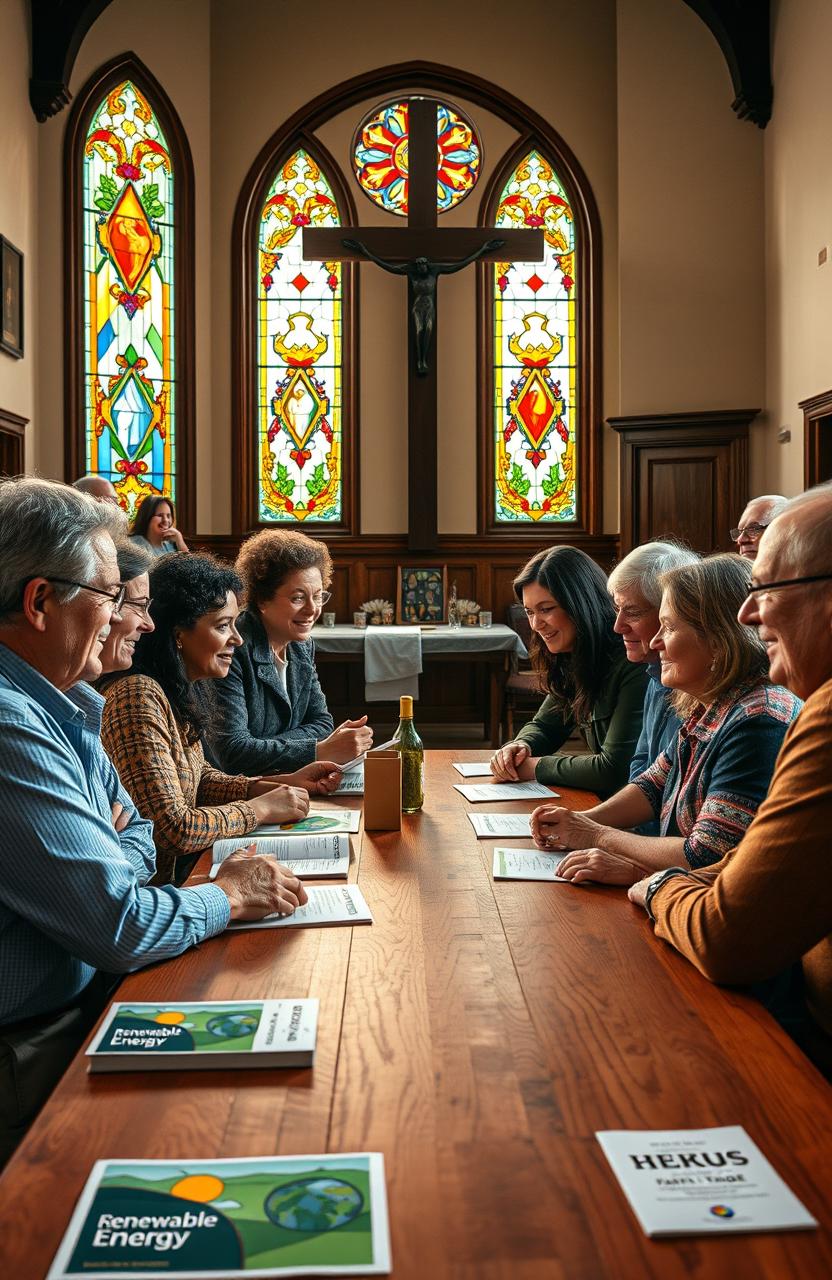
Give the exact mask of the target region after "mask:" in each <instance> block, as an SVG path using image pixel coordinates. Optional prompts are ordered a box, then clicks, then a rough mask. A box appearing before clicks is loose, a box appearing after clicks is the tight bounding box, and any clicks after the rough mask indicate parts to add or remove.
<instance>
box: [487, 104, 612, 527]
mask: <svg viewBox="0 0 832 1280" xmlns="http://www.w3.org/2000/svg"><path fill="white" fill-rule="evenodd" d="M531 151H537V152H538V153H539V154H540V155H541V156H542V157H543V158H544V159H545V160H546V161H548V163H549V164H551V166H552V168H553V169H554V171H555V173H556V175H557V177H558V179H559V180H560V182H561V183H562V185H563V188H564V190H565V192H566V194H567V196H568V198H569V204H570V208H571V210H572V215H573V218H574V220H575V261H576V270H575V277H576V280H577V281H578V291H577V292H578V298H577V307H576V313H577V315H576V319H577V329H578V344H577V360H578V372H577V384H576V385H577V390H578V397H577V399H578V405H577V413H576V417H575V443H576V456H577V485H576V495H575V496H576V503H575V510H576V517H577V518H576V519H575V520H570V521H568V522H567V521H564V522H563V523H559V522H556V521H545V522H543V521H541V522H534V521H529V522H528V523H527V524H526V523H523V524H519V523H518V524H514V523H512V524H508V523H505V524H503V523H500V524H498V523H497V519H496V510H495V499H494V490H495V476H494V432H495V424H494V381H493V372H494V292H493V287H492V286H493V274H492V273H493V270H494V268H493V267H491V266H489V265H487V264H483V265H481V266H479V267H478V271H479V281H478V297H477V330H478V342H477V353H478V360H479V368H478V379H477V382H478V388H479V397H478V414H477V421H478V431H477V435H478V441H479V459H478V461H479V467H478V471H479V479H480V485H479V494H478V502H477V509H478V512H479V520H478V530H479V532H480V533H481V534H493V535H494V536H495V537H499V538H500V539H501V540H502V539H509V540H511V539H512V538H522V537H524V538H528V536H529V534H530V533H533V532H535V531H536V532H537V534H538V536H539V537H540V538H542V539H544V540H546V541H549V542H565V541H567V542H568V541H569V540H570V538H571V536H572V535H573V534H576V533H577V534H579V535H584V534H588V535H593V534H597V533H600V531H601V445H600V417H601V413H600V408H601V235H600V219H599V217H598V211H597V207H596V205H595V200H594V198H593V195H592V191H591V190H590V187H589V183H588V182H587V179H586V177H585V176H584V173H583V170H582V169H581V168H580V166H579V165H578V162H577V160H576V159H575V157H574V156H573V155H572V153H571V151H569V149H568V147H567V146H566V144H565V143H564V142H563V140H562V139H561V138H559V137H558V136H557V134H556V133H555V132H554V130H551V129H546V130H545V132H541V131H540V130H535V131H533V132H528V133H525V134H524V135H523V136H522V137H521V138H519V139H518V141H517V142H515V143H513V144H512V146H511V147H510V148H509V150H508V151H507V152H506V153H505V155H504V156H503V158H502V160H501V161H500V163H499V164H498V165H496V167H495V169H494V172H493V173H492V175H491V178H490V180H489V182H488V186H487V188H486V191H485V193H484V195H483V198H482V202H481V205H480V214H479V222H480V225H481V226H486V227H490V226H494V224H495V219H496V216H497V208H498V206H499V203H500V197H501V195H502V193H503V190H504V189H505V185H506V183H507V182H508V180H509V178H510V177H511V175H512V173H513V172H514V170H515V169H516V168H517V166H518V164H519V163H520V161H521V160H523V159H524V158H525V157H526V156H527V155H528V154H529V152H531Z"/></svg>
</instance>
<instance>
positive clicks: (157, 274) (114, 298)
mask: <svg viewBox="0 0 832 1280" xmlns="http://www.w3.org/2000/svg"><path fill="white" fill-rule="evenodd" d="M174 178H175V175H174V171H173V164H172V162H171V157H170V152H169V149H168V144H167V141H166V139H165V136H164V133H163V132H162V129H161V126H160V124H159V121H158V119H157V117H156V114H155V113H154V111H153V108H152V107H151V106H150V103H149V102H148V100H147V98H146V97H145V96H144V94H143V93H142V92H141V91H140V90H139V88H138V87H137V86H136V85H135V84H133V83H132V82H131V81H129V80H125V81H124V82H123V83H122V84H120V85H118V86H117V87H116V88H115V89H113V90H112V91H111V92H110V93H108V94H107V96H106V98H105V99H104V100H103V101H102V102H101V103H100V105H99V107H98V109H97V110H96V111H95V112H94V114H93V117H92V121H91V123H90V127H89V129H88V131H87V135H86V142H85V146H84V163H83V199H84V231H83V237H84V239H83V244H84V249H83V271H84V290H83V293H84V353H85V354H84V375H85V376H84V386H85V433H84V434H85V447H86V468H87V470H88V471H89V472H90V473H92V474H97V475H102V476H106V478H107V479H108V480H110V481H112V483H113V484H114V485H115V487H116V492H117V493H118V495H119V500H120V502H121V505H122V506H123V507H124V509H125V510H126V511H127V512H128V513H129V514H131V515H132V513H133V512H134V511H135V507H136V504H137V503H138V502H140V501H141V499H142V498H144V497H145V496H146V495H148V494H159V493H163V494H165V495H167V496H168V497H171V498H175V496H176V494H175V487H176V483H175V477H176V366H175V360H174V348H175V325H174V302H175V299H174V253H175V240H176V222H175V201H174Z"/></svg>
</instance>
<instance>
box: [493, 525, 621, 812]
mask: <svg viewBox="0 0 832 1280" xmlns="http://www.w3.org/2000/svg"><path fill="white" fill-rule="evenodd" d="M514 592H515V595H516V596H517V599H518V600H519V601H520V603H521V604H522V605H523V607H524V608H525V610H526V616H527V617H528V619H529V623H530V625H531V628H532V633H533V634H532V642H531V648H530V656H531V659H532V665H533V667H534V669H535V671H536V672H537V674H538V676H539V677H540V686H541V690H544V689H545V690H547V691H548V696H547V697H546V698H545V700H544V702H543V704H542V706H541V707H540V710H539V711H538V712H537V714H536V715H535V717H534V719H533V720H530V721H529V723H528V724H527V725H524V727H523V728H522V729H521V730H520V732H519V733H518V734H517V736H516V738H515V739H514V741H513V742H507V743H506V744H505V746H503V747H501V748H500V750H499V751H497V752H496V753H495V754H494V756H493V757H492V759H491V772H492V773H493V774H494V776H495V777H496V778H498V779H499V780H500V781H502V782H515V781H517V780H518V779H528V778H536V779H537V780H538V782H543V783H546V784H549V785H553V786H557V785H558V784H560V785H561V786H563V787H582V788H585V789H586V790H588V791H595V792H597V794H598V795H600V796H610V795H612V794H613V792H615V791H616V790H618V788H619V787H623V786H625V785H626V783H627V779H628V776H629V768H630V761H631V759H632V756H633V752H634V751H635V747H636V742H637V741H638V736H639V733H640V732H641V713H642V706H643V704H644V686H645V681H646V672H645V668H644V667H643V666H642V665H641V664H640V663H632V662H628V660H627V655H626V652H625V650H624V645H623V643H622V641H621V638H620V636H618V635H616V634H615V632H614V630H613V624H614V623H615V608H614V606H613V603H612V601H611V600H610V597H609V594H608V592H607V579H606V577H605V575H604V573H603V570H601V569H600V568H599V567H598V565H597V564H596V563H595V561H594V560H592V559H590V557H589V556H588V555H586V554H585V553H584V552H583V551H579V550H578V549H577V548H576V547H550V548H549V549H548V550H546V551H540V552H538V554H537V555H536V556H534V557H533V558H532V559H531V560H530V561H529V563H528V564H527V565H526V567H525V568H524V569H523V570H522V571H521V572H520V573H519V574H518V576H517V577H516V578H515V579H514ZM575 729H578V730H579V732H580V733H581V735H582V737H583V739H584V741H585V743H586V745H587V748H588V754H585V753H581V754H573V753H572V752H568V751H561V750H560V748H561V747H562V746H563V744H564V742H566V740H567V738H569V737H570V735H571V734H572V732H573V730H575Z"/></svg>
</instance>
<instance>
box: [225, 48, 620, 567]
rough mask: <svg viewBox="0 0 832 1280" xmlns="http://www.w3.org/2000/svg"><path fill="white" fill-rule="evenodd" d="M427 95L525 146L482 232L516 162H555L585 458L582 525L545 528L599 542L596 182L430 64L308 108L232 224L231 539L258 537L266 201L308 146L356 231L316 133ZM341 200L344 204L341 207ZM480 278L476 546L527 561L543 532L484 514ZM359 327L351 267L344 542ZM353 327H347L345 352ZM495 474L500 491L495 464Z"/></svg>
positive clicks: (481, 289) (349, 85) (523, 115)
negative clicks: (496, 546)
mask: <svg viewBox="0 0 832 1280" xmlns="http://www.w3.org/2000/svg"><path fill="white" fill-rule="evenodd" d="M420 90H422V91H424V90H430V91H431V92H434V93H437V94H438V95H440V96H442V95H445V96H447V97H450V98H451V100H452V101H453V100H454V99H455V98H463V99H465V100H466V101H467V102H471V103H474V104H476V105H477V106H480V107H483V108H484V109H485V110H486V111H489V112H490V113H491V114H492V115H495V116H497V117H498V118H499V119H501V120H503V121H505V122H506V123H507V124H508V125H510V126H511V128H513V129H514V130H516V131H518V132H519V133H520V135H521V136H520V139H519V140H518V142H517V143H516V144H514V145H513V146H512V148H511V150H510V152H509V153H508V154H507V156H506V157H505V158H504V159H503V161H502V162H501V164H500V165H498V166H497V170H496V171H495V176H494V177H492V179H491V182H490V183H489V185H488V188H487V191H486V194H485V197H484V199H483V202H482V204H481V215H480V220H481V222H483V224H484V225H487V215H488V214H489V212H490V206H493V207H494V209H496V201H497V200H498V199H499V189H498V181H499V178H500V177H501V176H502V175H503V174H504V173H505V172H506V170H507V168H508V166H509V163H510V158H511V156H515V155H519V153H520V152H521V151H522V150H523V149H524V148H528V147H529V146H530V145H531V144H532V143H533V142H536V144H537V145H538V147H539V149H540V150H541V151H542V152H543V153H544V154H545V155H546V156H547V158H551V161H552V163H553V165H554V167H555V169H556V171H557V173H558V176H559V178H560V180H561V182H562V183H563V186H564V189H565V190H566V191H567V192H568V195H569V198H570V200H571V202H572V211H573V215H574V216H575V219H576V229H577V231H578V236H579V240H580V255H581V256H580V257H579V259H578V266H579V268H580V269H581V271H582V272H583V275H582V276H581V277H578V278H579V279H581V280H583V282H584V284H583V292H584V297H583V300H582V302H581V303H580V310H579V319H580V323H581V330H580V336H579V348H578V350H579V359H580V362H581V371H582V372H581V382H580V383H579V386H580V393H581V395H580V401H581V403H580V405H579V410H578V431H579V433H580V435H579V439H578V443H579V448H581V449H582V453H581V458H582V462H581V464H580V465H581V471H580V472H579V480H578V495H577V502H578V515H579V519H578V521H576V522H570V523H569V524H564V525H555V524H547V525H546V526H545V529H546V533H545V535H543V536H546V537H547V538H549V539H550V541H552V542H556V541H572V540H577V541H579V542H580V541H581V540H583V539H586V538H587V537H589V538H594V537H598V536H599V535H600V534H601V472H600V461H601V455H600V440H599V437H600V428H601V416H600V411H601V223H600V219H599V216H598V210H597V207H596V204H595V199H594V197H593V194H592V190H591V187H590V185H589V181H588V179H587V178H586V175H585V174H584V172H583V169H582V168H581V166H580V164H579V163H578V161H577V159H576V158H575V156H574V155H573V154H572V152H571V150H570V149H569V147H568V146H567V144H566V143H565V142H564V140H563V139H562V138H561V137H560V135H559V134H557V133H556V132H555V130H554V129H553V128H552V127H551V126H550V125H549V123H548V122H547V121H546V120H545V119H544V118H543V117H542V116H540V115H538V113H537V112H535V111H533V110H532V109H531V108H530V107H528V106H527V105H526V104H525V103H524V102H522V101H521V100H520V99H519V98H516V97H515V96H514V95H513V94H511V93H508V92H506V90H504V89H502V88H500V86H499V85H496V84H494V83H492V82H490V81H487V80H483V79H482V78H481V77H480V76H475V75H472V74H470V73H469V72H467V71H462V70H459V69H457V68H454V67H447V66H443V65H441V64H439V63H434V62H422V61H413V62H402V63H395V64H392V65H390V66H386V67H380V68H378V69H376V70H374V71H368V72H365V73H363V74H362V75H358V76H353V77H352V78H351V79H349V80H344V81H342V82H341V83H340V84H338V85H335V86H333V87H332V88H331V89H328V90H326V91H325V92H324V93H322V94H320V95H319V96H318V97H316V98H313V99H312V100H311V101H310V102H307V103H306V104H305V105H304V106H302V107H300V108H299V110H298V111H296V112H295V114H294V115H293V116H292V117H291V118H290V119H289V120H287V121H286V122H285V123H284V124H283V125H282V126H281V127H280V128H279V129H278V130H277V131H276V132H275V133H274V134H273V135H272V137H271V138H269V140H268V141H267V142H266V143H265V144H264V146H263V147H262V149H261V151H260V153H259V155H258V156H257V158H256V160H255V161H254V164H253V165H252V166H251V169H250V170H249V172H248V175H247V176H246V179H245V181H244V182H243V185H242V188H241V191H240V196H239V199H238V201H237V209H236V213H235V217H234V229H233V233H232V255H231V260H232V302H231V306H232V316H231V325H232V335H233V339H232V378H233V388H234V390H233V403H232V484H233V494H232V510H233V521H234V533H235V534H240V533H244V532H245V531H246V530H248V529H251V528H256V527H258V526H257V521H256V515H257V501H256V498H257V494H256V471H255V466H254V451H255V447H256V431H255V430H254V424H255V422H256V416H257V387H256V359H255V352H256V322H257V300H256V296H255V289H254V282H255V280H256V256H255V255H256V253H257V235H258V230H259V216H260V210H261V209H262V205H263V200H264V199H265V195H266V192H267V191H268V188H269V185H270V183H271V181H272V179H273V176H274V173H275V172H276V170H277V166H278V165H279V164H280V163H282V162H284V161H285V159H287V158H288V156H289V155H290V154H291V153H292V151H294V150H295V149H296V148H297V147H298V146H303V147H305V148H306V149H307V150H308V151H309V152H310V154H311V155H312V156H313V157H314V158H315V160H316V161H321V162H322V168H323V170H324V172H325V173H326V174H327V177H328V179H329V180H330V181H331V182H332V184H333V186H332V189H333V191H334V192H335V195H336V199H337V200H338V203H339V207H341V208H343V209H344V210H345V211H347V212H348V213H349V217H350V218H351V219H355V205H354V202H353V197H352V191H351V190H350V188H349V187H348V185H347V183H346V182H345V181H344V179H343V177H342V175H341V170H340V167H339V166H338V165H337V163H336V162H335V161H334V160H333V159H332V158H331V157H330V156H329V155H328V153H327V152H326V149H325V148H324V147H323V146H322V145H321V143H320V142H319V141H318V139H317V137H316V134H315V130H317V129H319V128H320V127H321V126H322V125H324V124H326V123H327V121H329V120H331V119H332V117H333V116H336V115H340V114H341V113H342V112H343V111H346V110H347V109H348V108H350V107H351V106H357V105H358V104H359V103H363V102H366V101H367V100H368V99H369V98H372V97H374V96H375V95H378V96H379V98H381V97H386V96H390V95H392V94H398V93H403V92H407V93H414V92H415V93H418V92H419V91H420ZM515 163H516V160H515ZM336 178H340V183H336V182H335V181H334V180H335V179H336ZM504 180H505V179H503V181H504ZM342 199H343V200H344V201H345V203H344V204H343V205H342V204H341V201H342ZM492 216H493V215H492ZM356 221H357V219H356ZM475 270H476V271H477V272H478V276H479V279H478V282H477V291H478V292H477V298H478V305H477V336H478V343H479V350H480V352H481V356H480V360H481V363H480V367H479V371H478V379H477V382H478V417H477V420H478V433H477V434H478V448H477V464H478V465H477V470H478V500H477V509H478V535H477V536H478V538H480V539H481V538H489V537H491V536H492V535H493V538H494V541H495V542H496V541H497V540H499V542H500V544H501V545H508V544H510V543H511V542H512V540H513V541H514V542H515V543H516V544H517V547H518V554H524V553H525V551H526V550H528V549H529V548H530V547H533V546H537V545H539V542H540V538H541V536H542V531H541V527H540V526H539V525H536V526H534V527H530V526H525V525H523V526H518V527H517V528H510V527H507V526H502V525H501V526H497V525H496V524H495V523H494V521H493V501H492V507H491V513H490V515H489V505H488V504H489V500H490V493H491V489H492V488H493V484H491V487H490V486H489V478H488V466H489V449H490V445H491V434H490V430H491V418H490V415H489V407H488V396H489V395H490V377H491V369H490V364H489V361H488V358H487V357H485V358H484V353H485V351H486V346H485V344H486V343H488V349H489V350H490V345H491V337H490V333H489V332H487V325H486V317H487V315H488V298H487V294H486V290H487V288H488V277H487V275H486V272H488V270H489V268H488V267H487V266H486V265H484V264H480V265H478V266H477V267H476V268H475ZM357 315H358V269H357V268H356V266H355V265H354V264H350V265H349V266H347V267H345V270H344V325H345V330H344V332H345V343H344V352H345V360H344V440H345V451H344V458H345V488H344V508H343V510H344V518H343V521H342V524H341V525H340V526H337V527H336V526H333V525H328V526H326V527H327V528H328V530H329V532H330V533H332V534H333V535H336V536H337V535H339V534H340V535H345V534H349V533H354V534H356V535H357V534H358V533H359V506H358V495H359V474H358V458H359V452H358V345H359V338H358V327H357ZM347 326H348V327H349V345H348V343H347ZM491 472H492V481H493V463H492V465H491ZM304 527H309V528H310V530H311V529H315V528H317V529H319V530H321V529H322V528H323V526H322V525H317V526H314V525H310V524H309V522H308V521H305V522H304ZM523 544H525V545H523Z"/></svg>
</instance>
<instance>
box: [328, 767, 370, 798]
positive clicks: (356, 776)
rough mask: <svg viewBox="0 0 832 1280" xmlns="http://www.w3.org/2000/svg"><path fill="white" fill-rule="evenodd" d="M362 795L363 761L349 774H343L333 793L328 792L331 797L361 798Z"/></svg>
mask: <svg viewBox="0 0 832 1280" xmlns="http://www.w3.org/2000/svg"><path fill="white" fill-rule="evenodd" d="M363 794H364V761H363V760H362V761H361V763H360V764H359V765H356V767H355V768H354V769H353V770H352V772H351V773H343V774H342V775H341V781H340V782H339V783H338V786H337V787H336V788H335V790H334V791H331V792H330V795H333V796H363Z"/></svg>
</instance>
